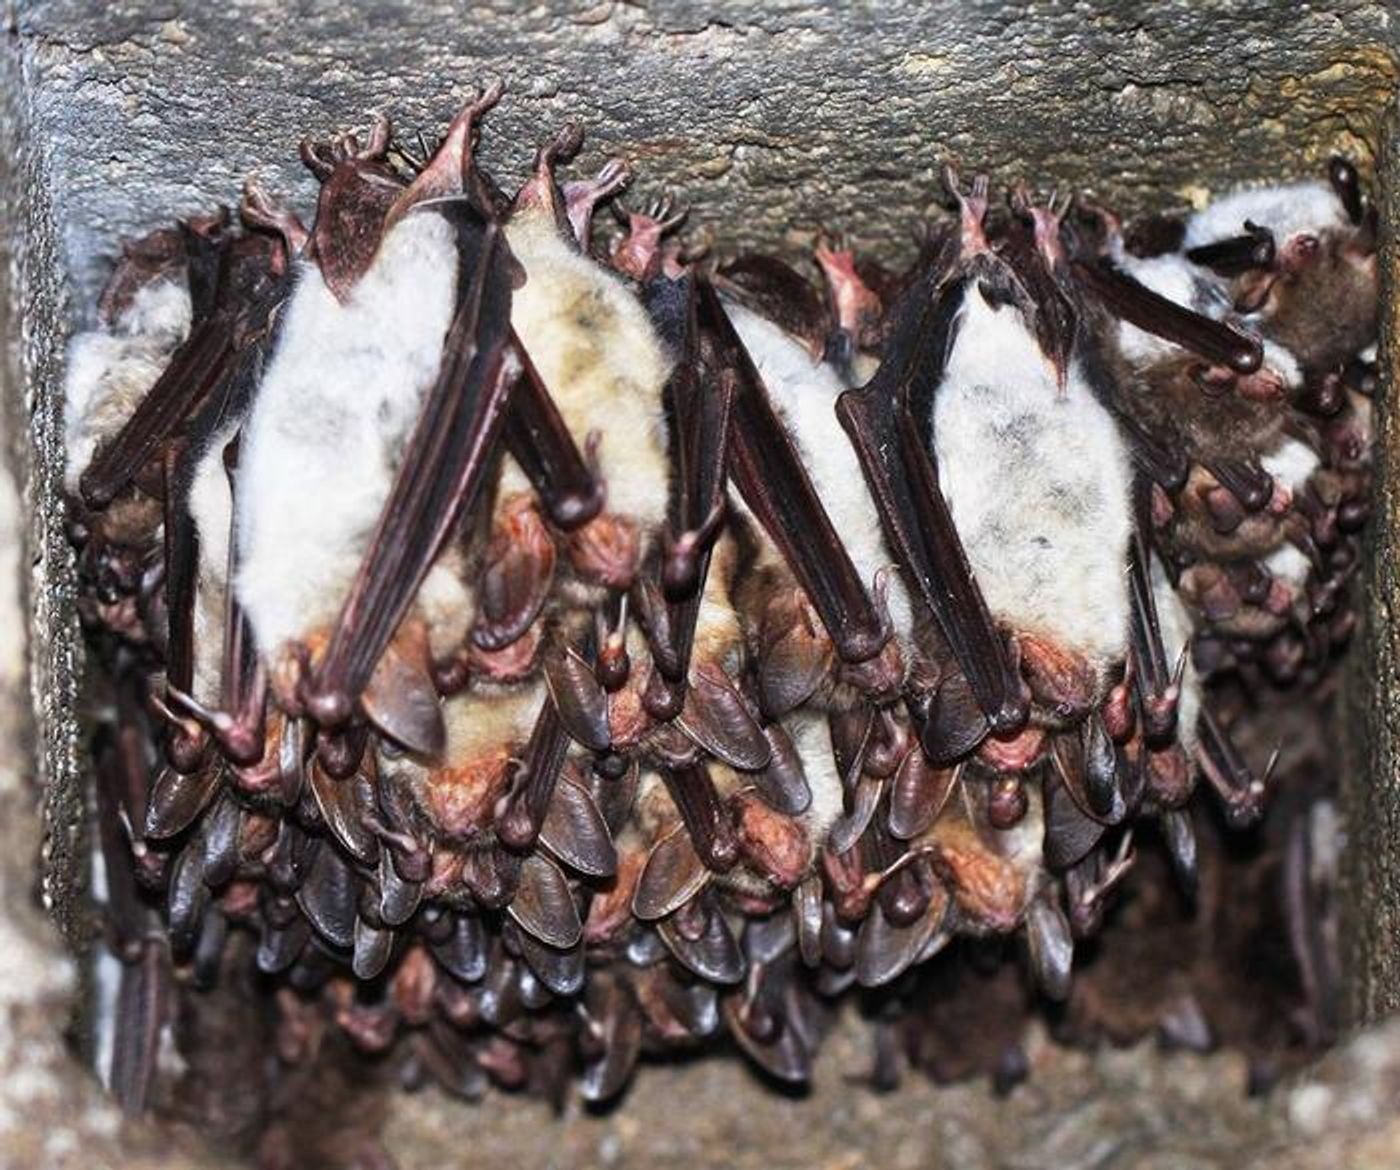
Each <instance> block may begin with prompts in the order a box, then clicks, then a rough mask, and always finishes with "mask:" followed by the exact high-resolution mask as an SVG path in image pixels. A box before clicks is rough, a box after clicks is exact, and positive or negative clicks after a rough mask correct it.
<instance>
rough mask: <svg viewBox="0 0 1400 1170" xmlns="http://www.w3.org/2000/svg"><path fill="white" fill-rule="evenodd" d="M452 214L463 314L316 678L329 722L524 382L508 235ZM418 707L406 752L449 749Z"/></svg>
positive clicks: (346, 708)
mask: <svg viewBox="0 0 1400 1170" xmlns="http://www.w3.org/2000/svg"><path fill="white" fill-rule="evenodd" d="M442 213H443V214H448V215H451V216H453V217H454V220H455V222H456V226H457V231H458V240H459V247H460V254H461V260H460V268H459V276H458V304H457V310H456V313H455V315H454V317H453V320H452V324H451V326H450V327H449V328H448V331H447V336H446V339H445V341H444V344H443V357H442V364H441V367H440V368H439V370H438V376H437V380H436V382H435V383H434V385H433V387H432V389H431V390H430V391H429V394H428V397H427V400H426V401H425V402H424V405H423V410H422V413H421V414H420V416H419V419H418V424H417V426H416V428H415V430H414V432H413V436H412V438H411V439H410V441H409V444H408V447H407V449H406V450H405V452H404V457H403V462H402V464H401V465H400V467H399V472H398V475H397V477H396V479H395V481H394V485H393V487H392V489H391V490H390V493H389V498H388V500H387V501H386V502H385V505H384V510H383V512H382V513H381V514H380V517H379V524H378V527H377V528H376V530H375V533H374V536H373V538H372V539H371V541H370V545H369V548H368V549H367V550H366V552H365V556H364V559H363V561H362V562H361V564H360V570H359V572H358V574H357V575H356V577H355V580H354V583H353V584H352V586H351V588H350V593H349V595H348V596H347V598H346V600H345V604H344V606H343V607H342V609H341V612H340V617H339V620H338V621H337V623H336V625H335V627H334V629H333V631H332V633H331V638H330V642H329V644H328V645H327V647H326V652H325V656H324V657H323V658H322V660H321V662H320V663H319V665H318V666H317V667H316V669H315V671H314V673H313V674H312V676H311V677H310V678H309V679H308V689H307V703H308V707H309V709H310V711H311V713H312V714H313V715H314V716H315V717H316V718H317V719H318V721H320V722H321V723H323V724H326V725H330V726H334V725H336V724H338V723H342V722H344V721H345V719H347V718H348V717H349V715H350V712H351V710H352V708H353V706H354V704H355V702H356V701H357V700H358V699H359V697H360V695H361V694H362V693H363V691H364V689H365V686H366V684H367V683H368V682H369V679H370V676H371V674H373V672H374V669H375V666H376V665H377V664H378V662H379V659H380V657H381V655H382V654H383V653H384V649H385V647H386V646H387V645H388V644H389V641H390V639H391V638H392V637H393V635H394V632H395V631H396V630H397V629H398V626H399V623H400V621H401V620H402V619H403V617H404V614H405V613H406V612H407V610H408V607H409V606H410V604H411V603H412V601H413V598H414V596H415V594H416V593H417V592H418V587H419V585H421V584H422V581H423V578H424V576H426V574H427V572H428V569H429V568H430V567H431V565H432V563H433V561H434V559H435V558H436V557H437V555H438V552H439V551H440V550H441V548H442V545H443V543H444V541H445V540H446V539H447V537H448V535H449V534H450V533H451V532H452V531H453V530H454V529H455V528H456V527H457V525H458V524H459V523H460V522H461V520H462V519H463V517H464V516H465V514H466V513H467V512H468V511H469V510H470V509H471V507H472V505H473V503H474V501H475V500H476V498H477V496H478V495H479V493H480V489H481V486H482V484H483V483H484V481H485V479H486V474H487V471H488V469H489V467H490V465H491V455H492V452H493V449H494V447H495V445H496V440H497V438H498V437H499V436H500V433H501V429H502V426H503V425H504V422H505V415H506V411H507V409H508V406H509V403H510V397H511V390H512V388H513V386H514V383H515V382H516V381H517V372H518V367H517V365H516V363H515V362H514V361H513V360H509V348H510V304H511V258H510V253H509V250H508V248H507V246H506V242H505V237H504V235H503V234H502V232H501V229H500V227H499V226H498V225H496V224H494V223H491V224H486V225H485V226H483V225H482V223H481V221H480V220H479V218H478V217H477V216H476V214H475V213H474V212H472V211H471V210H470V209H469V208H468V207H467V206H466V205H464V204H461V203H453V204H447V205H445V206H444V208H443V209H442ZM415 706H416V707H417V709H418V710H419V711H420V712H421V715H420V717H417V718H415V719H413V720H411V721H397V720H396V721H395V722H396V728H395V730H396V734H397V735H398V736H402V737H405V746H407V747H410V748H413V749H415V750H418V751H424V752H427V753H429V754H434V753H436V752H437V751H439V750H441V747H442V744H443V735H444V732H443V726H442V716H441V713H440V711H439V710H438V709H437V707H436V705H435V704H433V705H431V706H422V705H415Z"/></svg>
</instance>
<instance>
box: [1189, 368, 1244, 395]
mask: <svg viewBox="0 0 1400 1170" xmlns="http://www.w3.org/2000/svg"><path fill="white" fill-rule="evenodd" d="M1191 380H1192V381H1193V382H1195V383H1196V385H1197V387H1198V388H1199V389H1200V391H1201V393H1202V394H1205V395H1207V396H1208V397H1210V398H1219V397H1220V396H1221V395H1223V394H1225V393H1227V392H1228V391H1229V389H1230V387H1231V386H1233V385H1234V384H1235V375H1234V374H1233V373H1232V372H1231V371H1230V370H1227V369H1224V368H1223V367H1221V366H1205V365H1195V366H1192V367H1191Z"/></svg>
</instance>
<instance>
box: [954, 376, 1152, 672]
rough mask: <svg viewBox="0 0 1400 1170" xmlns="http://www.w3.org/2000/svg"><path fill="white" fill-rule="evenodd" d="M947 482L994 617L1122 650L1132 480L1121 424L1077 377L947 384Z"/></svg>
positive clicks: (1081, 645) (1074, 643) (1114, 652)
mask: <svg viewBox="0 0 1400 1170" xmlns="http://www.w3.org/2000/svg"><path fill="white" fill-rule="evenodd" d="M934 434H935V448H936V454H937V460H938V469H939V482H940V486H941V488H942V491H943V494H944V496H945V497H946V498H947V500H948V504H949V507H950V509H951V511H952V514H953V520H954V523H955V524H956V525H957V528H958V531H959V533H960V534H961V536H962V539H963V542H964V544H965V546H966V549H967V553H968V558H969V560H970V561H971V564H972V568H973V572H974V573H975V574H976V575H977V580H978V582H979V584H980V585H981V587H982V590H983V593H984V594H985V596H986V599H987V604H988V607H989V608H990V609H991V612H992V614H993V615H994V616H995V617H996V618H997V619H999V620H1000V621H1002V622H1005V623H1006V624H1008V625H1009V626H1011V628H1012V629H1014V630H1015V631H1017V632H1018V633H1031V634H1035V635H1038V636H1041V637H1044V638H1048V639H1049V640H1051V641H1052V642H1053V643H1055V644H1057V645H1059V646H1061V647H1063V648H1064V649H1067V650H1073V651H1075V652H1077V653H1079V654H1082V655H1084V656H1085V657H1087V658H1089V659H1090V660H1091V661H1096V662H1105V661H1107V660H1114V659H1117V658H1119V657H1121V655H1122V653H1123V651H1124V648H1125V646H1126V638H1127V629H1128V604H1129V602H1128V589H1127V584H1126V579H1125V577H1124V565H1125V563H1126V555H1127V547H1128V539H1129V534H1130V530H1131V508H1130V501H1131V479H1130V471H1129V464H1128V459H1127V454H1126V450H1125V447H1124V444H1123V441H1122V439H1121V437H1120V435H1119V433H1118V428H1117V424H1116V423H1115V422H1114V420H1113V418H1112V417H1111V416H1110V415H1109V413H1108V411H1107V410H1105V409H1104V408H1103V407H1102V406H1101V405H1100V404H1099V403H1098V401H1097V400H1096V399H1094V398H1093V396H1092V395H1091V394H1090V393H1089V390H1088V387H1087V386H1086V385H1085V384H1084V383H1083V381H1082V380H1080V379H1077V378H1074V377H1071V379H1070V381H1069V385H1068V387H1067V389H1066V392H1065V394H1064V395H1063V396H1060V395H1057V393H1056V388H1055V386H1054V385H1053V384H1052V383H1050V382H1049V381H1048V380H1047V381H1045V382H1043V383H1036V384H1031V385H1026V384H1024V383H1020V384H1017V385H1014V386H1012V385H1004V386H1002V385H995V384H991V385H988V384H976V383H974V384H963V385H951V386H948V385H945V387H943V388H942V389H940V391H939V394H938V398H937V401H936V404H935V408H934Z"/></svg>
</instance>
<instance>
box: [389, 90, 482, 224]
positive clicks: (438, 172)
mask: <svg viewBox="0 0 1400 1170" xmlns="http://www.w3.org/2000/svg"><path fill="white" fill-rule="evenodd" d="M504 92H505V85H504V84H503V83H502V82H500V81H496V82H493V83H492V84H491V85H489V86H487V87H486V88H485V89H484V90H480V91H479V92H478V93H477V95H476V97H475V98H473V99H472V100H471V101H469V102H468V103H467V104H466V105H464V106H463V107H462V109H461V110H459V111H458V113H457V116H456V117H455V118H453V119H452V123H451V125H450V126H448V128H447V133H446V134H445V135H444V136H443V138H442V141H441V143H439V145H438V148H437V150H436V151H434V152H433V156H432V158H430V159H429V160H428V161H427V163H426V164H425V165H424V166H423V168H422V169H421V170H420V171H419V172H418V175H417V176H416V177H415V178H414V180H413V182H412V183H411V184H409V186H408V188H407V190H405V191H404V193H403V194H402V195H400V196H399V198H398V199H397V200H396V201H395V202H394V206H393V207H392V208H391V209H390V211H389V215H388V217H387V219H386V224H392V223H394V222H395V221H397V220H398V219H399V218H400V217H401V216H402V215H404V213H405V212H407V211H408V210H409V209H410V208H411V207H413V206H415V205H416V204H419V203H423V202H426V201H428V200H431V199H441V198H444V197H450V196H454V195H462V194H468V195H470V196H471V198H472V200H473V201H474V202H475V203H478V204H481V206H480V207H479V208H478V210H480V211H481V212H482V214H488V213H489V212H490V210H491V203H490V201H489V200H487V199H486V198H485V193H484V192H483V191H482V190H481V189H480V187H479V182H480V180H479V176H475V175H474V168H473V152H474V150H475V148H476V140H477V137H478V135H479V133H480V122H481V118H482V117H483V116H484V115H485V114H486V113H487V112H488V111H489V110H491V109H493V108H494V107H495V105H496V103H497V102H499V101H500V100H501V95H502V94H503V93H504ZM474 178H475V179H476V180H477V184H478V185H477V186H476V187H475V188H474V184H473V179H474Z"/></svg>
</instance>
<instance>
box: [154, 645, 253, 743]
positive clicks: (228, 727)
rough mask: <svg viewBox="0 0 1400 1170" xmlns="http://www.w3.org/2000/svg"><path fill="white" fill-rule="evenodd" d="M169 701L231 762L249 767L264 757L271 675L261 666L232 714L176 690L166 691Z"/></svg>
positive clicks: (182, 722)
mask: <svg viewBox="0 0 1400 1170" xmlns="http://www.w3.org/2000/svg"><path fill="white" fill-rule="evenodd" d="M166 698H167V700H168V702H169V703H170V705H171V706H172V707H173V708H176V709H178V710H180V711H183V712H185V714H186V715H188V716H189V718H190V719H193V720H194V721H195V722H196V723H197V724H198V725H199V726H200V727H202V728H203V729H205V730H206V731H208V732H209V733H210V734H211V735H213V737H214V739H215V741H216V742H217V743H218V744H219V746H220V747H221V748H222V749H223V752H224V755H225V756H226V757H227V758H228V760H229V761H230V762H231V763H233V764H235V765H238V766H241V767H246V766H248V765H251V764H256V763H257V762H258V761H259V760H261V759H262V758H263V754H264V752H265V750H266V741H267V737H266V733H265V728H264V712H265V710H266V705H267V672H266V671H265V670H264V669H263V667H262V665H261V664H259V665H257V666H256V667H254V668H253V670H252V671H251V672H250V678H249V681H248V685H247V686H246V687H245V688H244V691H243V696H242V702H241V703H240V704H239V706H238V707H237V708H235V709H233V710H231V711H220V710H215V709H213V708H211V707H207V706H205V705H204V704H203V703H200V702H199V701H198V700H197V699H195V698H194V696H193V695H190V694H187V693H186V692H184V691H181V690H178V689H176V688H173V687H167V688H166ZM185 724H186V721H184V720H181V725H182V726H184V725H185Z"/></svg>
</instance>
